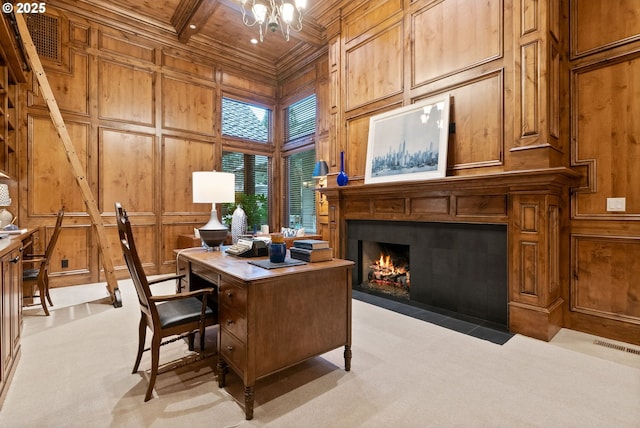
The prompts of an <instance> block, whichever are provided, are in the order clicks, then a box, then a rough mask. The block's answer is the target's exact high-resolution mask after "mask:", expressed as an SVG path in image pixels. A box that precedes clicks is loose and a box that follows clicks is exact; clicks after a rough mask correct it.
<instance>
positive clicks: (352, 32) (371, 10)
mask: <svg viewBox="0 0 640 428" xmlns="http://www.w3.org/2000/svg"><path fill="white" fill-rule="evenodd" d="M402 3H403V2H402V0H386V1H375V2H371V1H370V2H366V3H364V5H363V6H362V7H359V8H358V9H356V10H355V11H354V13H351V14H349V15H347V16H346V17H345V18H344V25H343V30H342V31H343V33H344V34H345V40H346V42H349V41H351V40H353V39H354V38H356V37H358V36H360V35H362V34H364V33H365V32H366V31H367V30H369V29H371V28H373V27H375V26H376V25H379V24H381V23H382V22H384V21H386V20H387V19H389V17H391V16H392V15H394V14H396V13H401V12H402V8H403V4H402ZM399 18H400V16H399V17H398V19H399Z"/></svg>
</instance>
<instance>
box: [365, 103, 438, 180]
mask: <svg viewBox="0 0 640 428" xmlns="http://www.w3.org/2000/svg"><path fill="white" fill-rule="evenodd" d="M448 140H449V93H442V94H439V95H436V96H432V97H429V98H425V99H423V100H420V101H419V102H417V103H414V104H411V105H409V106H405V107H401V108H398V109H395V110H392V111H389V112H385V113H381V114H378V115H376V116H372V117H371V118H370V119H369V139H368V142H367V164H366V169H365V176H364V182H365V184H370V183H388V182H396V181H415V180H429V179H434V178H441V177H445V176H446V172H447V147H448Z"/></svg>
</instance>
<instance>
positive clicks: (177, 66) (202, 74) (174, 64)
mask: <svg viewBox="0 0 640 428" xmlns="http://www.w3.org/2000/svg"><path fill="white" fill-rule="evenodd" d="M162 65H163V66H164V67H167V68H169V69H171V70H175V71H179V72H182V73H186V74H188V75H189V76H191V77H199V78H201V79H204V80H209V81H214V80H215V69H214V67H213V66H211V65H208V64H203V63H200V62H197V61H195V60H194V59H193V58H190V57H186V56H182V55H180V54H179V53H177V52H172V53H167V52H166V51H164V52H162Z"/></svg>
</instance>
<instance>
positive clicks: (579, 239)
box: [571, 235, 640, 324]
mask: <svg viewBox="0 0 640 428" xmlns="http://www.w3.org/2000/svg"><path fill="white" fill-rule="evenodd" d="M571 246H572V253H573V254H572V258H573V261H572V262H573V278H572V280H571V310H573V311H576V312H580V313H584V314H590V315H596V316H598V317H605V318H611V319H614V320H618V321H625V322H630V323H633V324H640V281H638V278H637V277H638V272H640V238H638V237H633V238H631V237H618V236H588V235H573V236H572V237H571Z"/></svg>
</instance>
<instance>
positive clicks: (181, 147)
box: [162, 137, 215, 215]
mask: <svg viewBox="0 0 640 428" xmlns="http://www.w3.org/2000/svg"><path fill="white" fill-rule="evenodd" d="M214 147H215V146H214V144H213V143H211V142H207V141H194V140H185V139H182V138H173V137H165V138H164V139H163V144H162V207H163V208H162V212H163V213H164V214H165V215H167V214H186V213H193V212H199V211H202V212H205V211H207V212H209V211H208V210H209V209H210V207H204V206H203V204H194V203H193V198H192V197H191V193H192V192H191V172H192V171H207V170H208V169H211V165H213V157H214Z"/></svg>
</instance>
